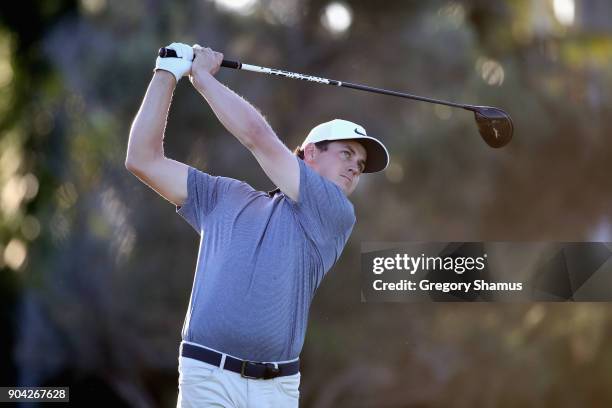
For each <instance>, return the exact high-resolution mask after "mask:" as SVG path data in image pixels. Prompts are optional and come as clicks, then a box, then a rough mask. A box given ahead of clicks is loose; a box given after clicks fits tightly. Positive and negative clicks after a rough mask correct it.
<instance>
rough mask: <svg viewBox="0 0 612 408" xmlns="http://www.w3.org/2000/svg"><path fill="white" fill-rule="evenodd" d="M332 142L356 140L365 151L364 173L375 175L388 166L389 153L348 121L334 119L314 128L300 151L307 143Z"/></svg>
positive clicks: (362, 129)
mask: <svg viewBox="0 0 612 408" xmlns="http://www.w3.org/2000/svg"><path fill="white" fill-rule="evenodd" d="M326 140H329V141H333V140H358V141H359V143H361V144H362V145H363V147H364V148H365V150H366V153H367V157H366V164H365V169H364V170H363V172H364V173H376V172H377V171H381V170H384V169H386V168H387V166H388V165H389V152H388V151H387V148H386V147H385V145H384V144H382V143H381V142H380V141H379V140H378V139H375V138H373V137H371V136H368V135H367V133H366V131H365V129H364V128H363V126H360V125H358V124H356V123H353V122H349V121H348V120H342V119H334V120H332V121H329V122H325V123H321V124H320V125H317V126H315V127H314V128H313V129H312V130H311V131H310V133H308V136H306V139H304V142H303V143H302V146H301V149H302V150H303V149H304V147H305V146H306V145H307V144H309V143H318V142H323V141H326Z"/></svg>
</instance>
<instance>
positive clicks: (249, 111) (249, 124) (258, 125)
mask: <svg viewBox="0 0 612 408" xmlns="http://www.w3.org/2000/svg"><path fill="white" fill-rule="evenodd" d="M193 49H194V53H195V60H194V61H193V65H192V67H191V78H190V79H191V82H192V83H193V86H194V87H195V88H196V89H197V90H198V92H199V93H200V94H201V95H202V96H203V97H204V99H206V101H207V102H208V104H209V105H210V107H211V109H212V110H213V112H214V113H215V115H216V116H217V118H218V119H219V121H220V122H221V123H222V124H223V126H225V128H226V129H227V130H228V131H229V132H230V133H231V134H232V135H234V136H235V137H236V138H237V139H238V140H239V141H240V143H242V144H243V145H244V146H245V147H246V148H248V149H249V150H250V151H251V153H253V155H254V156H255V158H256V159H257V161H258V162H259V164H260V165H261V167H262V168H263V170H264V172H265V173H266V174H267V175H268V177H269V178H270V180H272V182H273V183H274V184H276V186H277V187H278V188H280V189H281V191H282V192H283V193H285V194H286V195H287V196H289V197H290V198H292V199H293V200H295V201H297V199H298V194H299V183H300V169H299V166H298V162H297V159H296V157H295V155H293V153H291V151H290V150H289V149H288V148H287V146H285V145H284V144H283V142H281V141H280V140H279V138H278V137H277V136H276V134H275V133H274V130H272V128H271V127H270V125H269V124H268V123H267V122H266V120H265V119H264V117H263V116H262V115H261V114H260V113H259V112H258V111H257V109H255V108H254V107H253V106H252V105H251V104H249V103H248V102H247V101H246V100H244V99H243V98H242V97H240V96H239V95H237V94H236V93H234V92H233V91H232V90H230V89H229V88H227V87H226V86H225V85H223V84H221V83H220V82H219V81H217V80H216V79H215V77H214V74H216V73H217V72H218V71H219V68H220V65H221V61H222V60H223V54H221V53H218V52H215V51H213V50H211V49H210V48H202V47H200V46H199V45H195V46H194V47H193Z"/></svg>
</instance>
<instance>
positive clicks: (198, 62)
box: [189, 44, 223, 88]
mask: <svg viewBox="0 0 612 408" xmlns="http://www.w3.org/2000/svg"><path fill="white" fill-rule="evenodd" d="M193 52H194V54H195V59H194V60H193V64H192V65H191V76H190V78H189V79H190V80H191V83H192V84H193V85H194V86H195V87H196V88H197V87H198V84H199V83H200V82H201V81H202V80H204V79H205V78H206V76H213V75H215V74H216V73H217V72H219V69H220V68H221V62H222V61H223V54H222V53H220V52H216V51H213V50H211V49H210V48H203V47H201V46H200V45H198V44H195V45H194V46H193Z"/></svg>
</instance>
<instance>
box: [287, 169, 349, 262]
mask: <svg viewBox="0 0 612 408" xmlns="http://www.w3.org/2000/svg"><path fill="white" fill-rule="evenodd" d="M297 160H298V162H299V166H300V188H299V190H300V193H299V197H298V201H297V203H296V205H295V207H296V209H297V212H298V215H299V218H300V222H301V223H302V224H303V226H304V227H305V228H304V229H305V231H306V234H307V235H309V236H310V238H311V239H312V240H313V241H314V242H315V244H317V246H318V247H320V249H321V248H322V247H325V246H328V245H330V244H333V245H332V246H333V247H334V248H333V249H335V252H336V254H335V258H336V259H337V258H338V257H339V256H340V252H341V251H342V248H343V247H344V245H345V244H346V241H347V240H348V237H349V236H350V234H351V231H352V229H353V226H354V225H355V211H354V208H353V204H351V202H350V201H349V200H348V198H347V197H346V194H344V192H343V191H342V189H341V188H340V187H338V186H337V185H336V184H335V183H333V182H332V181H330V180H327V179H326V178H324V177H323V176H321V175H320V174H319V173H317V172H316V171H315V170H313V169H311V168H310V167H309V166H308V165H307V164H306V163H304V161H303V160H301V159H297ZM329 266H331V265H329Z"/></svg>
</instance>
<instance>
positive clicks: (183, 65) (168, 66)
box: [155, 43, 193, 83]
mask: <svg viewBox="0 0 612 408" xmlns="http://www.w3.org/2000/svg"><path fill="white" fill-rule="evenodd" d="M166 48H170V49H173V50H174V51H176V55H177V57H176V58H173V57H166V58H162V57H157V60H155V71H157V70H158V69H163V70H164V71H168V72H171V73H172V74H173V75H174V77H175V78H176V82H177V83H178V81H179V80H180V79H181V78H182V77H183V76H185V75H186V74H188V73H189V71H191V63H192V61H193V48H191V45H187V44H183V43H172V44H170V45H168V46H167V47H166Z"/></svg>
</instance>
